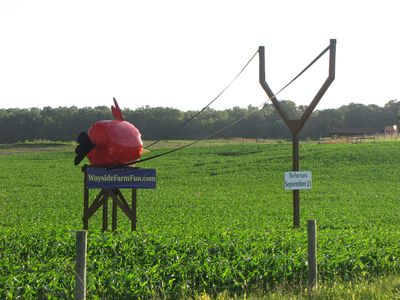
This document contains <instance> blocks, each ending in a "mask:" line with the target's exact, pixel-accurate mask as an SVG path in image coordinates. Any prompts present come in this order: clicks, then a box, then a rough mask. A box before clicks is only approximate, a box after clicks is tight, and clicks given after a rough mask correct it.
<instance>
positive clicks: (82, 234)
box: [75, 230, 87, 300]
mask: <svg viewBox="0 0 400 300" xmlns="http://www.w3.org/2000/svg"><path fill="white" fill-rule="evenodd" d="M86 250H87V231H86V230H78V231H77V232H76V275H75V289H76V290H75V299H79V300H81V299H86Z"/></svg>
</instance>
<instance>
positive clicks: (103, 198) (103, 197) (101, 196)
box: [88, 190, 108, 218]
mask: <svg viewBox="0 0 400 300" xmlns="http://www.w3.org/2000/svg"><path fill="white" fill-rule="evenodd" d="M107 199H108V196H106V195H105V191H104V190H101V191H100V193H99V194H98V195H97V196H96V199H94V201H93V203H92V205H90V207H89V209H88V218H90V217H91V216H93V214H94V213H95V212H96V211H97V210H98V209H99V207H100V206H102V205H103V202H104V201H107Z"/></svg>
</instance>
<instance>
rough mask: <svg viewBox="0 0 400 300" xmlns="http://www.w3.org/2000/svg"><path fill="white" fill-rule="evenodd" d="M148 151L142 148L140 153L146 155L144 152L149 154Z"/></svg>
mask: <svg viewBox="0 0 400 300" xmlns="http://www.w3.org/2000/svg"><path fill="white" fill-rule="evenodd" d="M149 153H150V150H147V149H144V148H143V149H142V155H146V154H149Z"/></svg>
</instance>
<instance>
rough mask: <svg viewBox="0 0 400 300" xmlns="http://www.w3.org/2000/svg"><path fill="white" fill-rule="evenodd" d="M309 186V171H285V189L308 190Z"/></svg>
mask: <svg viewBox="0 0 400 300" xmlns="http://www.w3.org/2000/svg"><path fill="white" fill-rule="evenodd" d="M311 187H312V175H311V171H298V172H285V190H309V189H311Z"/></svg>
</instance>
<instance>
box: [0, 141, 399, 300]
mask: <svg viewBox="0 0 400 300" xmlns="http://www.w3.org/2000/svg"><path fill="white" fill-rule="evenodd" d="M212 143H213V142H210V144H212ZM210 144H209V145H210ZM203 146H207V144H206V143H205V144H203ZM65 147H66V148H64V145H62V146H56V147H55V148H56V149H58V150H57V151H54V150H53V148H48V149H47V151H36V150H38V149H35V150H32V151H31V150H29V151H16V152H14V151H12V150H9V149H8V150H7V153H3V155H0V168H1V170H2V171H1V173H0V180H1V185H0V207H1V210H0V295H1V296H2V298H7V297H8V298H17V297H22V298H32V297H34V298H37V297H39V298H40V297H42V298H52V297H53V298H70V297H73V290H74V272H73V268H74V231H75V230H77V229H80V228H81V227H82V221H81V217H82V205H83V195H82V180H83V174H82V172H81V170H80V168H79V167H74V166H73V157H74V153H73V147H72V146H71V145H66V146H65ZM0 148H1V147H0ZM2 149H4V148H2ZM10 149H12V148H10ZM166 149H167V148H159V149H154V150H153V151H152V153H153V154H158V153H161V152H163V151H165V150H166ZM0 150H1V149H0ZM49 150H50V151H49ZM300 156H301V169H302V170H311V171H312V172H313V189H312V190H310V191H304V192H301V225H302V227H301V228H300V229H299V230H293V229H292V203H291V201H292V200H291V198H292V197H291V193H290V192H287V191H285V190H284V189H283V172H284V171H287V170H290V169H291V145H290V144H289V143H284V142H280V143H252V142H249V143H247V142H245V143H243V142H240V143H222V142H215V144H213V146H212V147H194V148H188V149H185V150H183V151H180V152H175V153H172V154H170V155H167V156H164V157H162V158H160V159H155V160H150V161H147V162H144V163H143V164H142V165H141V167H152V168H155V169H157V177H158V179H157V189H156V190H140V191H139V193H138V194H139V195H138V197H139V198H138V224H137V226H138V227H137V228H138V231H137V232H135V233H131V232H130V231H129V228H130V226H129V223H128V220H127V218H124V217H123V216H122V214H120V215H119V216H120V217H119V224H118V228H119V230H118V233H116V234H110V233H105V234H102V233H100V232H99V229H100V228H101V216H100V213H97V214H96V215H95V216H94V217H93V219H91V220H90V234H89V253H88V257H89V262H88V276H89V278H88V292H89V296H90V297H91V298H97V297H99V298H103V297H106V298H107V297H115V298H123V297H128V298H132V297H136V296H137V297H139V296H140V297H145V298H152V297H161V298H164V297H166V298H177V297H184V298H188V297H192V298H193V297H194V298H196V297H211V298H218V297H225V298H229V297H238V298H243V297H245V296H246V297H250V298H251V297H255V298H257V297H260V298H265V297H270V298H272V299H274V297H276V299H278V298H279V297H287V298H288V299H290V298H291V297H296V298H302V297H303V298H306V297H308V292H307V291H306V290H305V288H303V287H305V286H306V283H307V265H306V263H307V249H306V247H307V237H306V229H305V226H304V225H305V224H306V220H307V219H316V220H317V226H318V264H319V265H318V268H319V289H318V291H317V294H316V295H313V296H315V297H320V299H327V298H328V299H329V298H352V297H353V294H354V295H355V296H354V297H356V298H357V297H359V298H365V297H366V298H368V297H371V298H376V299H379V298H377V297H378V296H377V295H379V294H382V295H384V296H382V297H383V298H385V297H386V298H390V299H391V298H393V297H397V294H398V290H399V288H398V287H399V285H398V276H397V274H399V271H400V262H399V259H400V247H399V246H400V231H399V230H398V228H399V223H400V212H399V210H398V189H397V188H396V187H397V186H398V174H399V171H400V162H399V160H398V143H396V142H384V143H380V142H376V143H365V144H353V145H352V144H349V145H347V144H324V145H323V144H321V145H318V144H311V143H302V144H301V148H300ZM91 195H92V196H94V193H93V191H92V192H91ZM386 287H387V288H386ZM375 291H376V292H375ZM364 292H365V293H366V294H362V293H364ZM364 295H369V296H365V297H364ZM386 295H388V296H386Z"/></svg>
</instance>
